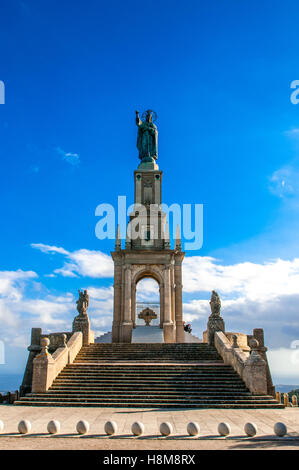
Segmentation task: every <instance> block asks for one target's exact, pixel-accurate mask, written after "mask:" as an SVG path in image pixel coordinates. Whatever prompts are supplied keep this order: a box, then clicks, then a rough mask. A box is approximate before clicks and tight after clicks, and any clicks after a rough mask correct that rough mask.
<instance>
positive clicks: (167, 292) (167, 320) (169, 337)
mask: <svg viewBox="0 0 299 470" xmlns="http://www.w3.org/2000/svg"><path fill="white" fill-rule="evenodd" d="M163 332H164V342H165V343H173V322H172V319H171V286H170V266H169V265H167V266H165V268H164V322H163Z"/></svg>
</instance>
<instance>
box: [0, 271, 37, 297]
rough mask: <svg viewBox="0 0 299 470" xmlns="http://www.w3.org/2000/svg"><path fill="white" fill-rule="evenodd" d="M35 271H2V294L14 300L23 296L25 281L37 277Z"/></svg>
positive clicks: (0, 275) (0, 294) (0, 280)
mask: <svg viewBox="0 0 299 470" xmlns="http://www.w3.org/2000/svg"><path fill="white" fill-rule="evenodd" d="M37 277H38V276H37V274H36V273H35V272H34V271H22V270H21V269H19V270H17V271H0V296H1V297H2V296H3V297H8V298H10V299H13V300H19V299H20V298H22V291H23V288H24V283H25V282H26V281H28V280H30V279H34V278H37Z"/></svg>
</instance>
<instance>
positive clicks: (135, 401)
mask: <svg viewBox="0 0 299 470" xmlns="http://www.w3.org/2000/svg"><path fill="white" fill-rule="evenodd" d="M188 398H189V399H188V403H193V404H202V405H203V404H206V405H211V404H214V403H222V404H238V405H242V404H244V405H246V404H267V405H270V404H273V401H274V400H273V399H272V400H271V399H269V400H267V399H263V400H255V399H254V398H252V397H248V398H247V399H245V398H244V397H242V398H239V397H236V398H234V399H229V398H227V399H223V398H222V397H217V399H210V400H209V399H206V398H204V399H200V398H197V399H192V400H190V398H191V397H188ZM35 399H36V401H38V402H47V401H51V402H53V403H55V402H56V403H61V402H62V401H63V402H64V403H69V402H73V403H76V402H81V401H84V403H94V402H96V403H97V402H101V403H107V404H108V403H109V404H114V403H118V402H119V401H121V402H122V403H123V405H124V406H126V404H129V403H130V404H135V405H137V404H139V405H141V406H143V405H144V404H146V403H148V404H150V403H151V404H156V403H161V404H169V403H172V404H175V403H179V404H184V403H186V400H185V398H179V397H176V398H171V399H167V398H166V399H165V398H163V397H157V398H156V399H155V398H154V397H152V398H151V397H149V398H144V397H142V398H140V397H137V396H135V397H131V396H130V397H125V396H121V397H115V398H102V397H94V398H87V397H82V396H78V397H69V396H66V397H60V396H59V397H55V396H52V395H47V394H45V395H43V396H35V395H33V396H30V397H23V399H22V401H24V403H25V402H27V401H35Z"/></svg>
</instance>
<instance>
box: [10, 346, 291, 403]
mask: <svg viewBox="0 0 299 470" xmlns="http://www.w3.org/2000/svg"><path fill="white" fill-rule="evenodd" d="M15 404H16V405H28V406H94V407H126V408H134V407H135V408H136V407H137V408H144V407H146V408H152V407H155V408H172V407H173V408H180V409H184V408H283V405H280V404H279V403H277V402H276V401H275V400H273V398H272V397H269V396H267V395H266V396H253V395H252V394H251V393H250V391H249V390H248V389H247V387H246V386H245V383H244V382H243V380H242V379H241V377H239V375H238V374H237V373H236V372H235V371H234V370H233V368H232V367H231V366H228V365H225V364H224V363H223V360H222V359H221V357H220V356H219V355H218V353H217V351H216V349H215V348H213V347H212V346H208V345H207V344H204V343H190V344H165V343H152V344H147V343H142V344H139V343H135V344H109V343H98V344H92V345H89V346H83V348H82V349H81V351H80V352H79V354H78V355H77V357H76V359H75V362H74V363H73V364H70V365H67V366H66V367H65V368H64V369H63V370H62V371H61V373H60V374H59V375H58V377H57V378H56V379H55V381H54V383H53V384H52V386H51V387H50V389H49V390H48V391H47V392H46V393H38V394H37V393H34V394H28V395H27V396H25V397H22V398H21V399H20V400H19V401H18V402H15Z"/></svg>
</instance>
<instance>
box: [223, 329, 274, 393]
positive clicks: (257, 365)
mask: <svg viewBox="0 0 299 470" xmlns="http://www.w3.org/2000/svg"><path fill="white" fill-rule="evenodd" d="M214 343H215V347H216V349H217V351H218V353H219V354H220V356H221V357H222V358H223V361H224V363H225V364H227V365H230V366H232V367H233V368H234V370H235V371H236V372H237V373H238V374H239V376H240V377H241V378H242V379H243V380H244V382H245V384H246V386H247V387H248V389H249V390H250V392H251V393H252V394H254V395H267V364H266V362H265V361H264V359H263V358H262V357H261V356H260V355H259V353H258V352H257V351H256V349H257V347H258V341H257V340H256V339H252V340H251V342H250V347H251V352H250V353H249V352H247V351H243V349H241V348H238V347H236V346H237V344H236V342H235V343H234V344H232V343H231V342H230V341H229V340H228V338H227V337H226V336H225V334H224V333H223V332H222V331H217V332H215V336H214Z"/></svg>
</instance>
